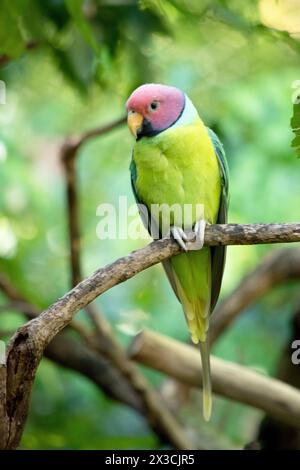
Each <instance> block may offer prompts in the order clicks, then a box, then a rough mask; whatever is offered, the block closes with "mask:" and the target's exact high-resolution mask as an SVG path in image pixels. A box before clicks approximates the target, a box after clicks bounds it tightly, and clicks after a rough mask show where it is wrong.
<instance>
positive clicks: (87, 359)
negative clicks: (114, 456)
mask: <svg viewBox="0 0 300 470" xmlns="http://www.w3.org/2000/svg"><path fill="white" fill-rule="evenodd" d="M0 289H2V290H3V291H4V292H5V293H6V295H10V296H11V297H12V298H13V299H14V300H12V302H11V303H10V304H8V305H5V306H4V307H5V308H6V309H7V308H10V309H14V310H17V311H20V312H22V313H25V314H26V316H27V317H29V318H30V319H33V318H36V317H37V315H38V311H37V309H36V308H35V307H34V306H33V305H31V304H30V303H28V302H26V301H25V298H24V297H23V296H22V295H21V294H20V293H19V292H18V291H17V290H16V289H15V288H14V287H13V286H12V285H11V284H10V282H9V281H8V279H7V278H5V277H4V276H3V275H1V278H0ZM3 311H4V310H3ZM0 312H1V309H0ZM97 321H98V322H101V323H99V324H98V328H100V330H99V331H98V334H97V336H96V335H95V334H94V333H89V331H86V328H85V327H83V326H82V325H81V324H80V323H79V322H76V321H75V320H72V322H71V323H70V326H72V328H73V329H74V330H75V331H76V332H78V333H79V335H80V336H81V338H82V339H83V340H84V342H85V344H82V343H81V342H78V341H76V340H74V339H72V338H70V337H69V336H68V335H67V334H65V333H61V334H59V335H57V336H56V337H55V338H54V339H53V340H52V341H51V342H50V344H49V345H48V346H47V348H46V349H45V351H44V355H45V356H46V357H48V358H49V359H51V360H53V361H55V362H56V363H58V364H61V365H63V366H65V367H69V368H71V369H73V370H75V371H78V372H80V373H82V374H83V375H85V376H86V377H88V378H89V379H91V380H92V381H93V382H94V383H95V384H96V385H97V386H98V387H99V388H100V389H101V390H102V391H103V392H104V393H106V394H107V395H108V396H109V397H111V398H114V399H116V400H119V401H121V402H122V403H125V404H126V405H129V406H131V407H132V408H134V409H135V410H137V411H139V412H140V413H142V414H143V415H144V416H145V417H146V419H147V420H148V422H149V425H150V427H151V428H152V429H153V431H154V432H156V434H157V435H158V436H160V437H161V439H162V440H163V441H168V442H170V443H171V445H173V446H174V447H175V448H179V449H186V448H189V447H190V442H189V440H187V439H186V438H185V435H184V432H183V430H182V429H181V428H180V426H179V425H178V423H177V422H176V420H175V418H174V417H173V416H172V414H171V413H170V412H169V410H168V409H167V407H166V406H165V405H164V403H163V402H162V400H161V397H160V396H159V395H158V393H157V392H156V391H155V390H153V389H152V388H151V387H150V386H149V384H148V383H147V380H146V379H145V378H144V377H143V375H142V374H141V373H140V372H139V371H138V369H137V368H136V367H135V365H134V364H133V363H132V362H130V361H129V360H128V358H127V357H126V354H125V353H124V352H123V350H122V349H121V347H120V346H119V343H118V342H117V341H116V340H115V339H114V338H113V336H112V333H111V332H110V329H109V330H108V329H107V327H108V324H107V322H106V321H104V318H103V317H101V316H97ZM99 333H101V337H99ZM0 372H1V371H0ZM3 384H4V386H5V388H4V389H3V390H5V391H6V375H5V381H4V382H3ZM9 386H11V384H9ZM1 390H2V389H1V387H0V395H1ZM28 391H30V390H28ZM2 403H3V405H4V408H3V412H4V411H5V412H6V401H5V400H4V401H3V402H2ZM13 411H15V412H16V411H17V410H14V409H13V407H11V412H13ZM0 412H1V410H0ZM0 416H1V414H0ZM23 416H24V414H23ZM17 423H18V425H16V424H17ZM23 424H24V422H23V423H21V421H16V419H11V420H10V424H9V426H8V423H7V429H8V428H9V429H10V433H9V434H10V439H11V440H10V441H9V442H8V443H5V444H6V445H8V447H15V446H16V445H17V441H18V439H19V437H20V434H21V431H22V426H23ZM5 425H6V421H4V420H3V421H2V426H3V427H4V426H5ZM3 429H4V428H3ZM0 430H1V427H0ZM7 435H8V433H6V434H5V435H4V436H7ZM0 442H1V441H0ZM1 445H2V446H3V447H5V445H4V441H3V443H2V442H1ZM3 447H2V448H3ZM0 448H1V447H0Z"/></svg>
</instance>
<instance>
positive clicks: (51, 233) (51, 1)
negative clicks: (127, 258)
mask: <svg viewBox="0 0 300 470" xmlns="http://www.w3.org/2000/svg"><path fill="white" fill-rule="evenodd" d="M0 6H1V16H0V64H1V69H0V79H1V80H3V81H4V82H5V83H6V104H5V105H0V270H1V272H2V273H5V275H6V276H8V277H9V279H10V280H11V282H12V283H13V284H14V285H15V286H16V287H17V288H18V289H19V291H21V292H22V293H23V295H24V296H25V297H26V298H27V299H29V300H30V302H32V303H34V304H35V305H36V306H37V307H39V308H44V307H46V306H48V305H49V304H50V303H51V302H53V301H54V300H55V299H56V298H58V297H60V296H61V295H63V294H64V293H65V292H66V291H67V290H68V289H69V287H70V268H69V246H68V237H67V219H66V202H65V180H64V174H63V170H62V165H61V162H60V158H59V155H60V148H61V145H62V143H63V142H64V140H65V139H66V137H68V136H71V135H80V134H81V133H82V132H83V131H86V130H89V129H93V128H95V127H99V126H101V125H102V124H103V125H104V124H106V123H109V122H111V121H113V120H114V119H117V118H119V117H122V116H123V115H124V103H125V101H126V98H127V96H128V95H129V93H130V92H131V91H132V90H133V89H134V88H135V87H136V86H138V85H139V84H141V83H144V82H151V81H155V82H161V83H166V84H172V85H175V86H178V87H180V88H182V89H183V90H185V91H186V92H187V93H188V94H189V96H190V97H191V99H192V100H193V102H194V104H195V105H196V107H197V109H198V110H199V113H200V115H201V117H202V118H203V120H204V121H205V123H206V124H207V125H209V126H210V127H212V128H213V129H214V130H215V131H216V132H217V133H218V135H219V137H220V138H221V140H222V141H223V143H224V146H225V149H226V154H227V158H228V162H229V167H230V177H231V178H230V180H231V181H230V193H231V201H230V211H229V220H230V221H231V222H236V223H247V222H248V223H250V222H252V223H254V222H265V223H267V222H292V221H297V220H299V203H300V184H299V183H300V176H299V169H300V167H299V165H300V163H299V160H298V159H297V158H296V153H295V152H294V150H293V149H292V148H291V140H292V137H293V135H292V131H291V129H290V118H291V115H292V110H293V106H292V101H291V98H292V93H293V91H294V90H293V88H292V85H293V83H294V82H295V80H297V79H300V72H299V61H300V43H299V37H300V4H299V1H297V0H294V1H292V0H289V1H288V0H285V1H284V0H282V1H280V0H278V1H275V0H261V1H252V2H244V1H242V0H228V1H226V0H212V1H209V0H206V1H205V0H203V1H201V2H199V1H196V0H192V1H179V0H166V1H159V0H144V1H134V0H132V1H131V0H127V1H122V0H115V1H110V0H87V1H77V0H66V1H62V0H44V1H41V0H36V1H34V0H23V1H20V2H10V1H9V0H1V2H0ZM132 144H133V142H132V138H131V137H130V135H129V133H128V130H127V128H126V126H120V127H118V128H116V129H115V130H113V131H112V132H109V133H107V134H105V135H103V136H101V137H99V138H95V139H92V140H91V141H89V142H88V143H87V144H86V145H84V146H83V147H82V148H81V150H80V153H79V154H78V160H77V171H78V183H79V190H80V216H81V232H82V261H83V271H84V275H85V276H87V275H89V274H90V273H91V272H92V271H94V270H95V269H97V268H98V267H100V266H103V265H105V264H106V263H108V262H110V261H113V260H114V259H116V258H118V257H120V256H122V255H125V254H127V253H128V252H129V251H131V250H133V249H137V248H139V247H142V246H144V245H145V243H146V241H145V240H119V239H116V240H102V241H101V240H99V239H98V238H97V237H96V226H97V223H98V222H99V217H97V216H96V209H97V206H98V205H99V204H100V203H103V202H108V203H112V204H117V203H118V198H119V196H120V195H126V196H128V198H129V201H131V202H132V203H133V202H134V200H133V196H132V194H131V188H130V180H129V163H130V158H131V147H132ZM280 248H282V246H281V247H280ZM277 249H279V248H278V247H276V246H244V247H231V248H229V250H228V258H227V266H226V271H225V278H224V283H223V288H222V297H225V296H226V295H228V294H229V293H230V292H231V291H232V290H233V289H234V288H235V287H236V286H237V284H238V283H239V282H240V281H241V279H242V278H243V276H244V275H245V274H247V273H249V272H250V271H251V270H253V269H254V268H255V267H256V266H257V264H258V262H259V261H260V260H261V259H262V257H263V256H265V255H266V254H267V253H268V252H269V251H270V250H277ZM0 300H1V304H3V305H5V304H6V302H7V299H6V298H5V296H4V295H3V294H0ZM298 302H299V284H298V283H297V282H289V283H285V284H284V285H282V286H280V287H278V288H276V289H274V290H271V291H270V292H269V293H268V294H267V295H266V296H265V297H264V298H263V299H262V300H260V301H259V302H256V303H255V304H254V305H253V306H252V307H251V308H249V309H247V310H246V311H244V312H242V313H241V315H240V316H239V317H238V319H237V320H236V321H235V322H234V324H233V325H232V326H231V327H230V328H229V329H228V330H227V331H226V332H225V333H224V335H222V337H221V338H220V339H219V340H218V342H217V343H216V344H215V346H214V349H213V353H214V354H216V355H218V356H220V357H223V358H225V359H229V360H232V361H234V362H237V363H240V364H243V365H246V366H248V367H252V368H255V369H257V370H259V371H260V372H262V373H263V374H268V375H271V376H272V375H275V374H276V367H277V364H278V361H279V358H280V357H281V354H282V351H283V350H284V348H285V347H286V344H287V341H288V339H289V335H290V328H291V318H292V316H293V315H294V313H295V308H296V306H297V305H298ZM97 304H98V305H99V306H101V310H102V311H103V312H104V314H105V315H106V317H107V319H108V320H109V322H110V323H111V325H112V327H113V330H114V332H115V335H116V337H117V338H118V340H119V341H120V342H121V343H122V344H123V345H124V347H125V346H127V345H128V344H129V343H130V341H131V339H132V334H134V333H135V332H136V331H138V330H139V329H140V328H141V327H144V326H146V327H147V328H151V329H153V330H156V331H159V332H161V333H163V334H166V335H169V336H171V337H174V338H177V339H180V340H183V341H186V339H187V330H186V326H185V321H184V318H183V315H182V312H181V308H180V305H179V304H178V302H177V300H176V299H175V297H174V295H173V293H172V291H171V289H170V287H169V285H168V282H167V280H166V278H165V276H164V273H163V270H162V268H161V267H160V266H155V267H153V268H151V269H149V270H147V271H145V272H143V273H141V274H139V275H138V276H136V277H135V278H133V279H131V280H130V281H128V282H126V283H124V284H122V285H120V286H117V287H115V288H113V289H112V290H111V291H109V292H107V293H105V294H104V295H103V296H102V297H101V298H99V299H98V300H97ZM78 318H79V319H80V320H81V321H82V322H87V320H86V318H85V314H84V313H83V312H81V313H80V314H79V315H78ZM23 323H24V316H23V315H22V314H20V313H18V312H17V311H15V310H13V309H2V311H1V320H0V325H1V327H0V330H1V332H2V333H3V335H4V337H5V338H6V339H7V340H8V338H9V333H10V332H13V331H14V330H15V329H16V328H17V327H18V326H19V325H21V324H23ZM298 367H300V366H298ZM143 373H144V374H146V375H147V377H148V378H149V379H150V380H151V382H152V383H153V384H154V385H155V386H157V387H160V386H162V384H163V383H164V382H165V377H163V376H161V375H160V374H158V373H154V372H153V371H149V370H146V369H143ZM178 414H179V417H180V419H182V420H183V421H184V422H185V425H186V426H187V427H189V428H190V429H191V430H192V432H193V433H195V434H196V435H200V436H201V438H202V440H204V441H207V443H208V447H210V448H215V449H218V448H219V449H220V448H225V449H231V448H242V447H243V446H244V445H245V444H246V443H248V442H250V441H252V440H253V439H254V438H255V435H256V432H257V429H258V426H259V424H260V421H261V419H262V417H263V415H262V413H261V412H259V411H258V410H255V409H254V408H250V407H247V406H244V405H241V404H238V403H236V402H230V401H228V400H225V399H222V398H216V399H215V406H214V413H213V418H212V421H211V422H210V423H209V424H207V423H204V422H203V419H202V416H201V400H200V398H199V396H198V393H196V392H192V393H191V394H190V395H189V399H188V400H187V401H186V402H185V403H184V405H183V406H182V407H180V409H179V410H178ZM21 447H22V448H24V449H67V448H69V449H104V448H106V449H113V448H119V449H136V448H153V449H155V448H159V447H161V444H160V443H159V441H158V438H157V436H156V435H155V434H153V433H152V432H151V431H150V430H149V428H148V426H147V423H146V422H145V420H144V419H143V417H141V416H140V415H138V414H137V413H136V412H135V411H133V410H131V409H130V408H129V407H126V406H124V405H121V404H118V403H117V402H115V401H114V400H111V399H110V398H109V397H107V396H106V395H105V394H104V393H102V392H101V391H100V390H99V389H98V388H96V386H95V385H94V384H93V383H91V382H90V381H88V379H86V378H85V377H84V376H83V375H80V374H77V373H75V372H73V371H71V370H67V369H63V368H61V367H59V366H57V365H55V364H54V363H53V362H50V361H49V360H47V359H44V360H43V361H42V364H41V366H40V367H39V371H38V375H37V379H36V382H35V385H34V390H33V396H32V403H31V409H30V415H29V419H28V422H27V426H26V430H25V433H24V436H23V439H22V446H21Z"/></svg>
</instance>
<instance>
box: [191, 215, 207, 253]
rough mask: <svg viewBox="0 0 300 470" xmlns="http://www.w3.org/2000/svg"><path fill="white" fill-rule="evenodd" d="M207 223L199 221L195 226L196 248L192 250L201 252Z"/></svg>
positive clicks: (202, 220)
mask: <svg viewBox="0 0 300 470" xmlns="http://www.w3.org/2000/svg"><path fill="white" fill-rule="evenodd" d="M205 227H206V222H205V220H204V219H200V220H197V222H196V223H195V225H194V228H193V232H194V233H195V235H196V243H195V248H192V250H201V249H202V248H203V245H204V235H205Z"/></svg>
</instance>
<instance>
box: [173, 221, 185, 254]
mask: <svg viewBox="0 0 300 470" xmlns="http://www.w3.org/2000/svg"><path fill="white" fill-rule="evenodd" d="M171 234H172V236H173V238H174V240H176V242H177V243H178V245H179V246H180V247H181V248H182V249H183V250H184V251H187V247H186V244H185V242H186V241H187V236H186V234H185V233H184V230H183V229H182V228H181V227H175V226H174V227H171Z"/></svg>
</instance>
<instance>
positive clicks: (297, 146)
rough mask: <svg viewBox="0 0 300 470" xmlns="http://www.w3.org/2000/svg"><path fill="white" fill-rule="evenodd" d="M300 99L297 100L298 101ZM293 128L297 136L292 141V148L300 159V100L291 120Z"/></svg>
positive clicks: (295, 105) (294, 108) (294, 107)
mask: <svg viewBox="0 0 300 470" xmlns="http://www.w3.org/2000/svg"><path fill="white" fill-rule="evenodd" d="M299 99H300V97H299V98H298V99H297V101H298V100H299ZM291 128H292V131H293V132H294V134H295V137H294V139H293V140H292V144H291V145H292V147H293V149H294V150H295V152H296V154H297V157H298V158H300V100H299V103H295V104H294V106H293V116H292V118H291Z"/></svg>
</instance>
